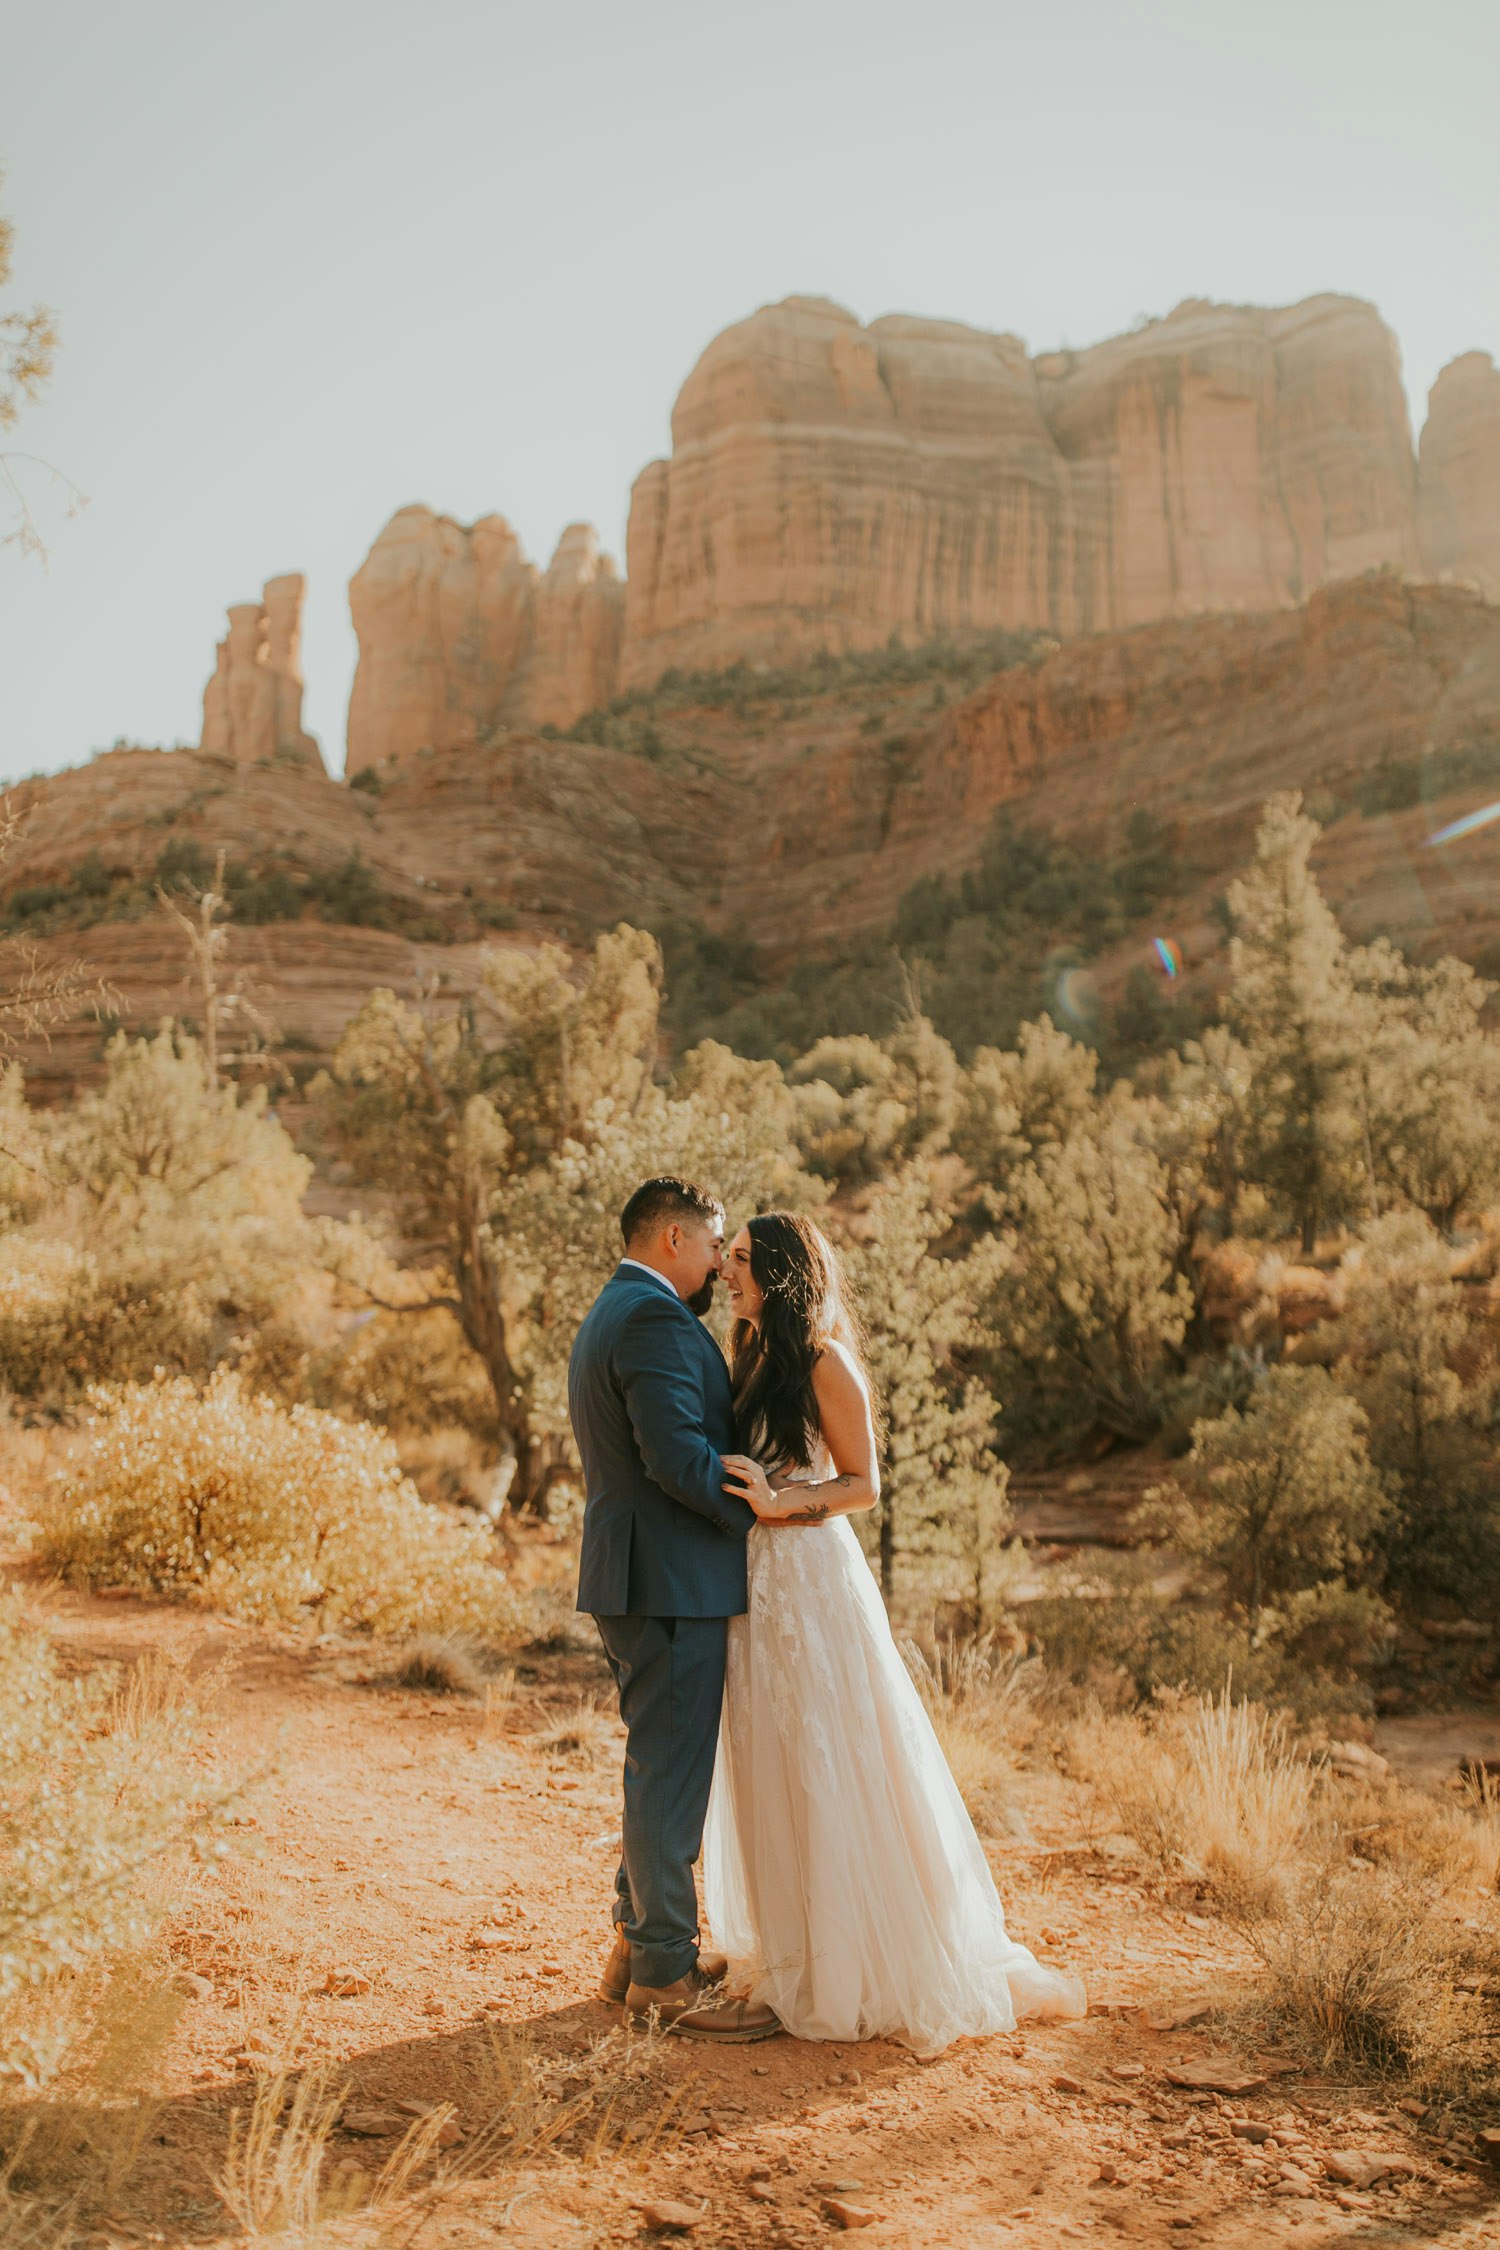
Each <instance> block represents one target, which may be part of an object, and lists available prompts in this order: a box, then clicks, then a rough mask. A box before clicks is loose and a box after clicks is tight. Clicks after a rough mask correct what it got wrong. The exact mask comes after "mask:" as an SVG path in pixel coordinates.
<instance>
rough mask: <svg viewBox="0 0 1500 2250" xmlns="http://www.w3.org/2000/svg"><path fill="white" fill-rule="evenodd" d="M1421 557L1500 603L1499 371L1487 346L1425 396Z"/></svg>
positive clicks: (1453, 363)
mask: <svg viewBox="0 0 1500 2250" xmlns="http://www.w3.org/2000/svg"><path fill="white" fill-rule="evenodd" d="M1421 462H1422V466H1421V480H1420V491H1421V527H1422V560H1423V563H1424V565H1425V567H1426V568H1427V570H1428V571H1429V572H1430V573H1431V575H1432V576H1433V577H1434V578H1459V579H1467V580H1469V581H1470V582H1471V583H1472V584H1473V585H1476V586H1478V587H1479V588H1480V589H1481V591H1482V592H1483V593H1485V594H1487V595H1488V596H1489V598H1490V600H1491V601H1500V370H1497V369H1496V366H1495V363H1494V361H1493V359H1491V357H1490V355H1489V353H1488V352H1465V353H1464V354H1463V356H1462V357H1461V358H1459V359H1454V360H1450V361H1449V363H1448V365H1447V366H1446V367H1445V368H1444V369H1443V371H1442V373H1441V375H1439V377H1438V379H1437V381H1436V382H1435V383H1434V384H1433V386H1432V389H1431V390H1430V391H1429V393H1428V395H1427V424H1426V427H1425V428H1424V430H1423V432H1422V454H1421Z"/></svg>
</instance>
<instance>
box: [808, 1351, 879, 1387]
mask: <svg viewBox="0 0 1500 2250" xmlns="http://www.w3.org/2000/svg"><path fill="white" fill-rule="evenodd" d="M812 1379H813V1389H814V1391H815V1392H816V1393H817V1395H818V1397H819V1398H825V1397H828V1398H837V1397H839V1396H841V1395H842V1396H844V1397H847V1396H848V1395H849V1394H850V1392H852V1391H857V1392H858V1393H859V1395H860V1397H861V1398H867V1397H868V1396H869V1385H868V1384H867V1383H866V1381H865V1375H864V1369H863V1368H862V1367H861V1366H860V1364H859V1361H858V1360H857V1359H856V1358H855V1356H854V1354H853V1352H851V1351H850V1349H849V1346H848V1345H847V1344H841V1343H840V1342H839V1339H838V1338H837V1336H830V1337H829V1339H828V1341H827V1343H826V1344H825V1345H824V1346H823V1349H822V1350H821V1351H820V1352H819V1354H818V1356H817V1358H816V1359H815V1360H814V1361H813V1371H812Z"/></svg>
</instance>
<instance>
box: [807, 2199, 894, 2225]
mask: <svg viewBox="0 0 1500 2250" xmlns="http://www.w3.org/2000/svg"><path fill="white" fill-rule="evenodd" d="M821 2209H822V2213H823V2216H824V2218H825V2219H832V2221H833V2223H834V2225H835V2226H836V2227H873V2226H878V2225H879V2224H880V2213H879V2212H878V2211H866V2210H864V2209H863V2208H862V2207H861V2206H860V2205H859V2204H858V2203H844V2202H842V2201H841V2200H840V2199H839V2197H838V2196H836V2195H825V2196H824V2198H823V2201H822V2205H821Z"/></svg>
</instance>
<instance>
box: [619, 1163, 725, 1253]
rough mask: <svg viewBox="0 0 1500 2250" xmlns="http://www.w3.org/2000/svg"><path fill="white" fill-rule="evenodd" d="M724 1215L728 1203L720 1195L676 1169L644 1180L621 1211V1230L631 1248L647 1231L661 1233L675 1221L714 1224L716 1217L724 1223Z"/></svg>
mask: <svg viewBox="0 0 1500 2250" xmlns="http://www.w3.org/2000/svg"><path fill="white" fill-rule="evenodd" d="M723 1217H724V1206H723V1204H722V1203H721V1202H720V1201H719V1199H718V1197H717V1196H716V1195H710V1194H709V1192H708V1189H707V1188H702V1187H699V1186H697V1184H696V1183H695V1182H694V1181H692V1180H680V1179H678V1177H677V1175H676V1174H675V1173H674V1172H666V1173H663V1174H662V1176H661V1178H660V1179H655V1180H642V1182H641V1184H640V1186H639V1187H638V1188H637V1189H636V1191H635V1193H634V1195H633V1196H632V1197H631V1198H630V1201H629V1202H628V1203H627V1204H626V1206H625V1208H624V1210H623V1211H622V1212H621V1213H620V1232H621V1234H622V1235H623V1236H624V1237H625V1247H626V1249H627V1250H628V1249H629V1248H630V1245H631V1244H632V1242H639V1241H640V1240H641V1239H642V1237H643V1236H644V1235H648V1234H659V1233H660V1232H661V1230H662V1228H663V1227H669V1226H671V1225H673V1223H674V1222H675V1223H676V1224H677V1225H678V1226H692V1225H701V1226H711V1225H712V1224H713V1222H714V1220H715V1219H718V1220H719V1221H720V1222H721V1223H722V1221H723Z"/></svg>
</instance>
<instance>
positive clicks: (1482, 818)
mask: <svg viewBox="0 0 1500 2250" xmlns="http://www.w3.org/2000/svg"><path fill="white" fill-rule="evenodd" d="M1492 820H1500V804H1493V805H1481V806H1480V808H1479V810H1478V812H1467V813H1465V814H1464V816H1463V818H1462V820H1450V821H1449V823H1448V825H1447V827H1446V828H1440V829H1439V830H1438V832H1437V834H1436V835H1435V836H1429V837H1428V839H1427V841H1428V844H1429V845H1432V844H1451V843H1453V842H1454V841H1455V839H1456V838H1458V837H1459V836H1472V835H1473V833H1474V831H1475V829H1476V828H1488V826H1489V824H1490V822H1491V821H1492Z"/></svg>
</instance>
